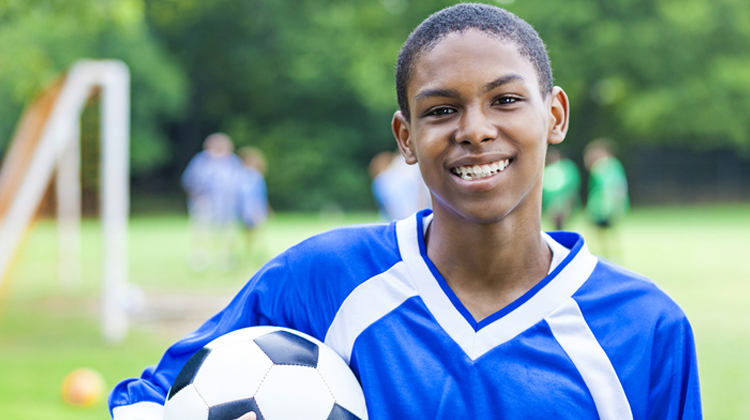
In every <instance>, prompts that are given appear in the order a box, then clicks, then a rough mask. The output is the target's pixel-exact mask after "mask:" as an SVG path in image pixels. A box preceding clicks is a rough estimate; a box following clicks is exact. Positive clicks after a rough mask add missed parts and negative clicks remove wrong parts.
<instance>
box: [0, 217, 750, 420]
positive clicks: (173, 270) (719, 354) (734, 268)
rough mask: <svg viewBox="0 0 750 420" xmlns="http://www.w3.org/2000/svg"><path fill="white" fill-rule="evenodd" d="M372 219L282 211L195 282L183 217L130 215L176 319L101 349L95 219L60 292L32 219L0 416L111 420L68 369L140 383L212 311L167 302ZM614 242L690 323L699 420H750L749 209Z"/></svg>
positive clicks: (9, 316) (651, 227)
mask: <svg viewBox="0 0 750 420" xmlns="http://www.w3.org/2000/svg"><path fill="white" fill-rule="evenodd" d="M371 221H375V216H374V215H372V214H353V215H346V216H342V217H338V218H336V217H320V216H318V215H294V214H279V215H277V216H276V217H275V218H274V219H272V220H270V221H269V223H268V224H267V226H266V227H265V228H264V229H263V230H262V231H261V232H259V236H258V238H257V244H258V246H256V247H255V248H254V249H253V250H245V251H246V252H245V254H246V255H249V257H248V258H245V259H244V260H241V261H239V263H238V265H237V266H236V267H235V269H234V270H232V271H230V272H217V271H209V272H206V273H201V274H197V273H194V272H192V271H191V270H190V269H189V268H188V266H187V263H186V259H187V254H188V250H189V244H190V236H189V231H188V229H187V220H186V219H185V218H184V217H182V216H148V217H146V216H143V217H137V218H134V219H133V220H132V221H131V225H130V228H131V236H130V242H129V247H130V279H131V281H132V282H133V283H135V284H137V285H138V286H140V288H141V289H142V290H143V291H144V292H145V294H146V296H147V301H148V302H149V304H147V307H152V306H154V305H155V306H157V307H158V302H161V301H163V302H171V305H172V312H169V311H167V310H165V311H164V312H162V313H159V314H157V316H151V317H138V318H136V319H134V321H133V325H132V328H131V330H130V333H129V335H128V337H127V339H126V341H125V342H124V343H123V344H121V345H119V346H107V345H105V344H103V343H102V341H101V338H100V331H99V324H98V319H99V318H98V305H99V300H98V299H99V293H100V289H101V287H100V279H99V274H100V272H101V263H100V259H99V258H100V255H101V253H100V244H101V240H100V239H101V238H100V234H99V224H98V222H97V221H95V220H87V221H85V222H84V226H83V234H84V236H83V260H84V261H83V263H84V267H83V268H84V272H83V281H82V284H81V286H80V287H79V288H78V289H76V290H65V289H64V288H62V287H61V286H60V284H59V282H58V280H57V256H56V253H57V251H56V247H57V243H56V241H57V239H56V231H55V224H54V222H53V221H46V220H43V221H40V222H38V223H37V224H36V225H35V227H34V228H33V229H32V230H31V231H30V233H29V235H28V237H27V239H26V242H25V244H24V247H23V249H22V251H21V253H20V255H19V256H18V258H17V261H16V264H15V266H14V268H13V270H12V272H11V274H10V275H9V276H8V277H7V278H6V279H5V282H4V283H3V285H2V288H1V289H0V290H1V293H2V295H0V419H9V420H37V419H38V420H42V419H55V420H66V419H71V420H72V419H76V420H87V419H106V418H108V414H107V411H106V405H105V403H104V402H103V401H101V402H99V403H98V404H97V405H95V406H93V407H91V408H85V409H84V408H75V407H71V406H67V405H66V404H65V403H64V402H63V401H62V399H61V397H60V385H61V382H62V380H63V378H64V377H65V375H66V374H67V373H69V372H70V371H72V370H74V369H76V368H79V367H90V368H93V369H96V370H98V371H99V372H101V373H102V374H103V375H104V377H105V379H106V381H107V385H108V387H111V386H113V385H114V384H115V383H116V382H117V381H119V380H121V379H123V378H126V377H130V376H135V375H138V374H139V373H140V371H141V369H143V368H144V367H145V366H147V365H149V364H153V363H155V362H157V361H158V359H159V357H160V356H161V354H162V352H163V351H164V350H165V348H166V347H167V346H168V345H169V344H171V343H172V342H173V341H174V340H176V339H177V338H179V337H180V336H182V335H183V334H184V333H186V332H189V331H190V330H191V329H192V328H195V327H197V326H198V323H199V322H200V321H199V320H200V319H203V318H202V317H203V316H204V314H205V313H208V312H206V311H210V310H211V309H212V308H210V307H209V308H198V307H195V308H192V307H191V308H190V309H189V310H186V309H184V308H183V310H182V312H179V311H175V310H174V307H173V306H174V301H170V300H169V297H170V296H181V297H182V298H183V300H182V301H183V302H189V304H190V305H192V304H193V303H194V302H196V301H198V300H200V298H198V296H199V295H204V294H205V295H209V296H211V301H212V302H218V303H219V304H221V303H222V302H223V300H224V299H229V297H230V296H231V294H232V293H233V292H234V291H236V290H237V289H238V288H239V287H240V286H241V285H242V284H243V283H244V282H245V280H247V278H248V277H249V276H250V275H251V274H252V272H253V271H254V270H256V269H257V267H258V266H259V265H260V264H261V263H262V261H263V260H265V259H267V258H269V257H271V256H273V255H275V254H276V253H278V252H280V251H282V250H283V249H285V248H286V247H288V246H289V245H292V244H294V243H296V242H298V241H300V240H302V239H304V238H306V237H308V236H310V235H312V234H314V233H316V232H320V231H323V230H326V229H329V228H331V227H333V226H336V225H340V224H351V223H362V222H371ZM570 228H571V229H573V230H579V231H582V232H583V233H584V234H585V235H586V236H587V238H589V246H590V248H591V249H592V251H593V252H595V253H596V252H597V250H600V249H601V247H600V244H599V243H598V242H597V237H596V235H595V234H594V232H592V231H591V229H590V228H589V227H588V226H587V225H586V224H585V223H584V220H583V219H582V218H577V219H574V220H573V222H572V224H571V227H570ZM618 235H619V240H620V241H619V242H620V244H621V248H620V250H619V252H617V253H616V254H613V259H614V260H615V261H616V262H618V263H620V264H621V265H624V266H625V267H627V268H630V269H632V270H635V271H637V272H640V273H642V274H645V275H647V276H649V277H651V278H653V279H654V280H655V281H656V282H657V283H658V284H659V285H661V287H662V288H663V289H665V290H666V291H667V292H668V293H669V294H670V295H671V296H672V297H673V298H674V299H675V300H676V301H677V302H678V303H679V304H680V305H681V306H682V307H683V309H684V310H685V312H687V314H688V316H689V318H690V319H691V321H692V324H693V328H694V330H695V335H696V341H697V347H698V358H699V369H700V373H701V385H702V392H703V404H704V416H705V418H707V419H712V420H721V419H727V420H729V419H743V418H750V400H748V399H746V395H747V394H748V393H750V359H749V358H748V357H747V354H748V353H749V352H750V264H748V262H747V261H746V260H745V259H744V257H745V255H744V254H745V253H746V252H747V251H750V205H726V206H692V207H668V208H653V209H652V208H637V209H634V210H633V211H632V213H631V214H630V216H629V217H628V218H627V219H626V220H624V221H623V223H621V225H620V227H619V228H618ZM191 296H192V299H188V298H189V297H191ZM154 302H156V303H154ZM177 302H178V303H179V302H180V301H179V300H178V301H177ZM170 314H171V315H170ZM175 314H177V315H183V316H184V315H186V314H187V315H192V317H190V316H188V317H187V319H178V318H181V317H178V316H177V315H175ZM152 315H153V314H152Z"/></svg>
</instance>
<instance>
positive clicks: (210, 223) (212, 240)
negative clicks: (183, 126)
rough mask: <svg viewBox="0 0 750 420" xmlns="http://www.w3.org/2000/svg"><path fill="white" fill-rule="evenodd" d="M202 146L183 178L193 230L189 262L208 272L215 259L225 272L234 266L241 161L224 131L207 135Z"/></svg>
mask: <svg viewBox="0 0 750 420" xmlns="http://www.w3.org/2000/svg"><path fill="white" fill-rule="evenodd" d="M203 149H204V150H203V151H201V152H199V153H198V154H196V155H195V156H194V157H193V158H192V159H191V160H190V162H189V163H188V166H187V167H186V168H185V172H183V174H182V178H181V180H180V181H181V183H182V187H183V189H184V190H185V192H186V193H187V194H188V213H189V215H190V221H191V225H192V229H193V238H192V242H193V249H192V250H191V251H190V255H189V258H188V264H189V265H190V267H191V268H192V269H193V270H195V271H205V270H207V269H208V267H209V266H210V264H211V262H212V260H215V262H216V263H217V265H218V266H219V268H220V269H221V270H222V271H229V270H230V269H231V268H232V266H233V265H234V252H233V249H232V248H233V247H232V243H233V242H234V241H233V238H234V236H235V231H234V229H235V223H236V220H237V194H236V193H235V190H236V188H237V182H238V178H239V177H240V175H241V173H242V161H241V160H240V158H239V157H237V155H235V154H234V153H233V151H234V144H233V143H232V139H231V138H230V137H229V136H228V135H226V134H224V133H214V134H211V135H209V136H208V137H206V140H205V141H204V142H203Z"/></svg>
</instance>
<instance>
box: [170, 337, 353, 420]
mask: <svg viewBox="0 0 750 420" xmlns="http://www.w3.org/2000/svg"><path fill="white" fill-rule="evenodd" d="M249 411H254V412H255V414H256V415H257V416H258V420H365V419H367V409H366V407H365V398H364V394H363V393H362V387H361V386H360V384H359V381H358V380H357V378H356V377H355V376H354V373H353V372H352V371H351V370H350V369H349V366H348V365H347V364H346V362H344V360H343V359H342V358H341V357H340V356H339V355H338V354H337V353H336V352H335V351H333V350H332V349H331V348H330V347H328V346H326V345H325V344H323V343H321V342H320V341H318V340H316V339H315V338H313V337H310V336H309V335H306V334H303V333H301V332H299V331H294V330H290V329H288V328H280V327H269V326H266V327H250V328H244V329H241V330H236V331H233V332H230V333H228V334H226V335H223V336H221V337H219V338H217V339H215V340H214V341H212V342H210V343H209V344H208V345H206V347H204V348H203V349H201V350H199V351H198V352H197V353H196V354H195V355H193V357H191V358H190V360H188V361H187V363H186V364H185V366H184V367H183V368H182V370H181V371H180V373H179V374H178V375H177V378H175V381H174V384H173V385H172V388H171V389H170V391H169V395H168V397H167V401H166V403H165V404H164V420H234V419H236V418H238V417H240V416H241V415H243V414H245V413H247V412H249Z"/></svg>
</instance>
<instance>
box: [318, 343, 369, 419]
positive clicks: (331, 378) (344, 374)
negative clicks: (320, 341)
mask: <svg viewBox="0 0 750 420" xmlns="http://www.w3.org/2000/svg"><path fill="white" fill-rule="evenodd" d="M318 372H319V373H320V375H321V376H322V377H323V380H324V381H326V384H327V385H328V387H329V388H330V389H331V393H332V394H333V396H334V398H336V403H337V404H338V405H340V406H341V407H343V408H345V409H347V410H348V411H349V412H351V413H352V414H355V415H357V416H359V418H361V419H364V420H366V419H367V407H366V405H365V398H364V396H363V395H362V388H361V386H360V385H359V381H357V378H356V377H355V376H354V375H353V374H352V372H351V369H349V365H347V364H346V362H345V361H344V359H342V358H341V356H339V355H338V353H336V352H335V351H333V350H332V349H331V348H330V347H327V346H325V345H322V346H320V353H319V354H318Z"/></svg>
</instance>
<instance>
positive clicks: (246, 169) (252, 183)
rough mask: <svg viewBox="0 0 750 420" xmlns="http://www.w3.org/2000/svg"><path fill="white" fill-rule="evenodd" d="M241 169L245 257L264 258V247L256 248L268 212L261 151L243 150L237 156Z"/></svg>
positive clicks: (240, 189)
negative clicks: (240, 160) (246, 254)
mask: <svg viewBox="0 0 750 420" xmlns="http://www.w3.org/2000/svg"><path fill="white" fill-rule="evenodd" d="M237 153H238V154H239V155H240V159H242V165H243V169H242V171H241V172H240V176H239V180H238V183H237V194H238V197H237V201H238V205H239V217H240V220H241V221H242V226H243V227H244V230H245V241H246V248H247V253H248V254H249V255H250V256H251V257H258V258H263V259H264V261H262V262H265V254H264V253H263V247H262V246H261V247H259V246H257V244H256V242H258V229H259V228H261V227H262V226H263V224H265V222H266V219H267V218H268V214H269V213H270V211H271V208H270V205H269V204H268V190H267V188H266V179H265V174H266V158H265V155H264V154H263V152H262V151H261V150H260V149H257V148H255V147H249V146H246V147H242V148H240V149H239V150H238V152H237Z"/></svg>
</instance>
